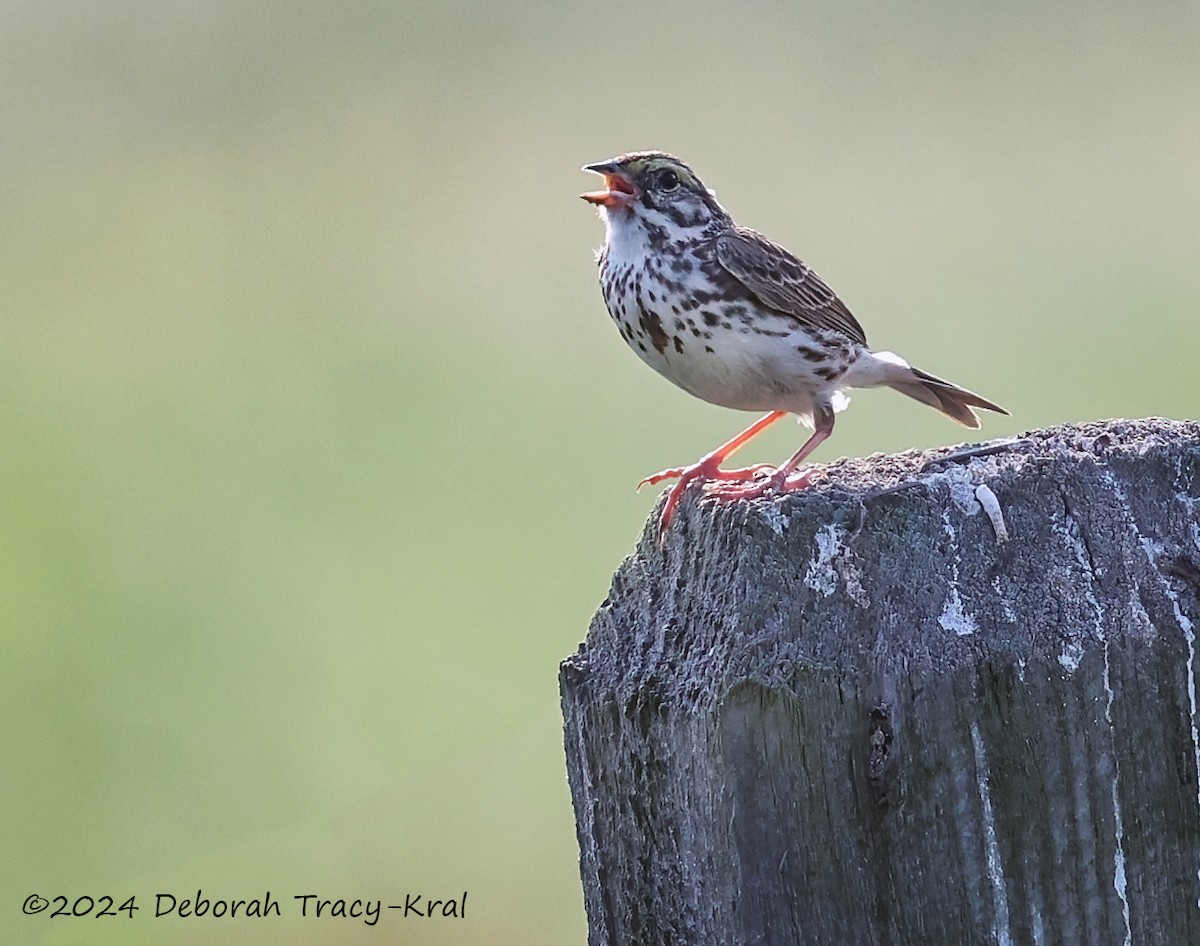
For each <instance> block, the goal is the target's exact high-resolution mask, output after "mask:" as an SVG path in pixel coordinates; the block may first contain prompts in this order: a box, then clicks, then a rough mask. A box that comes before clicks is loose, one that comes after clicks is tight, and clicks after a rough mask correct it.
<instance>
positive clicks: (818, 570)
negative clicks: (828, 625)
mask: <svg viewBox="0 0 1200 946" xmlns="http://www.w3.org/2000/svg"><path fill="white" fill-rule="evenodd" d="M840 531H841V530H839V529H838V527H837V526H836V525H833V524H832V523H831V524H830V525H827V526H822V527H821V528H820V529H819V530H818V531H817V534H816V536H815V537H814V541H815V542H816V544H817V556H816V558H814V559H813V560H812V562H811V563H810V564H809V566H808V571H807V572H805V574H804V584H806V585H808V587H809V588H811V589H812V590H813V591H815V592H817V593H818V594H822V595H824V596H825V597H827V598H828V597H829V596H830V595H831V594H833V593H834V591H836V590H837V580H838V573H837V569H836V568H834V567H833V560H834V558H835V557H836V556H837V554H838V552H840V551H841V550H842V538H841V535H840Z"/></svg>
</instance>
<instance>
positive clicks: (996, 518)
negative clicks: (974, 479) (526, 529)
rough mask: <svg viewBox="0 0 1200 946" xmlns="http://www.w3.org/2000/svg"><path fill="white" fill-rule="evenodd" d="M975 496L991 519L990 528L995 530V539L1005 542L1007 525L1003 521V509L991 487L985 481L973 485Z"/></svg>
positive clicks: (1006, 539)
mask: <svg viewBox="0 0 1200 946" xmlns="http://www.w3.org/2000/svg"><path fill="white" fill-rule="evenodd" d="M975 498H976V499H977V500H979V505H980V506H982V507H983V511H984V512H986V513H987V517H988V518H989V519H990V520H991V521H992V528H993V529H994V530H995V531H996V541H997V542H1007V541H1008V526H1007V525H1006V524H1005V522H1004V510H1002V509H1001V508H1000V500H998V499H997V498H996V494H995V493H993V492H992V488H991V487H990V486H988V485H987V484H986V483H980V484H979V485H978V486H976V487H975Z"/></svg>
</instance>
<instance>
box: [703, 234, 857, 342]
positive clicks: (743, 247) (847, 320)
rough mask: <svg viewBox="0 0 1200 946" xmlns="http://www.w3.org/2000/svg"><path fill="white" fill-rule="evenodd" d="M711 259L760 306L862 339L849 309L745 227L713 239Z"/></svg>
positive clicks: (805, 268) (789, 257)
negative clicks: (713, 258)
mask: <svg viewBox="0 0 1200 946" xmlns="http://www.w3.org/2000/svg"><path fill="white" fill-rule="evenodd" d="M717 259H718V260H719V261H720V263H721V265H722V266H724V267H725V269H726V270H728V272H729V273H730V274H731V275H732V276H734V277H735V278H736V279H738V280H739V281H740V282H741V283H742V285H744V286H745V287H746V288H747V289H749V290H750V291H751V292H752V293H754V295H755V296H756V297H757V298H758V300H759V301H760V302H762V304H763V305H765V306H769V307H770V308H772V309H775V310H777V311H779V312H783V313H785V314H787V315H791V316H794V317H795V318H797V319H798V320H799V321H801V322H802V323H804V324H805V325H806V326H811V327H813V328H821V329H831V330H833V331H835V332H841V333H842V334H843V335H847V336H849V337H850V338H852V339H853V340H854V341H856V342H858V343H859V344H861V345H865V344H866V343H867V336H866V334H865V333H864V332H863V330H862V326H861V325H859V324H858V322H857V320H856V319H855V318H854V316H853V315H851V314H850V310H849V309H847V308H846V305H845V303H843V302H842V300H841V299H839V298H838V297H837V296H836V295H834V292H833V290H832V289H830V288H829V287H828V286H827V285H825V282H824V281H823V280H822V279H821V277H820V276H818V275H817V274H816V273H814V272H813V271H812V270H811V269H810V268H809V267H808V265H807V264H806V263H803V262H801V261H800V260H798V259H796V257H794V256H793V255H792V254H791V253H789V252H788V251H787V250H785V249H784V248H783V247H782V246H780V245H779V244H778V243H772V242H771V241H770V240H768V239H767V238H766V237H765V236H763V235H762V234H761V233H759V232H757V231H755V230H750V229H747V228H746V227H734V228H733V229H732V230H729V231H727V232H725V233H722V234H721V235H720V236H719V237H717Z"/></svg>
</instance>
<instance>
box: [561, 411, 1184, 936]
mask: <svg viewBox="0 0 1200 946" xmlns="http://www.w3.org/2000/svg"><path fill="white" fill-rule="evenodd" d="M947 453H948V452H947V451H940V452H931V453H925V454H920V453H915V452H913V453H906V454H902V455H899V456H886V457H873V458H870V459H866V460H847V461H841V462H839V463H836V464H834V465H833V466H831V467H829V468H828V470H827V472H826V473H825V474H823V475H822V476H821V478H820V479H819V481H818V482H817V483H816V484H815V485H814V486H813V487H812V488H810V489H807V490H804V491H802V492H797V493H795V494H792V495H789V496H787V497H784V498H780V499H775V500H762V501H756V502H753V503H751V502H741V503H723V504H717V503H713V502H709V501H704V502H700V503H696V502H695V501H685V503H684V506H683V508H681V510H680V514H679V518H678V519H677V521H676V523H675V525H674V526H673V528H672V531H671V533H670V536H669V538H668V541H667V543H666V545H665V546H664V547H662V548H660V547H659V546H658V544H657V542H656V541H655V540H654V538H653V535H652V532H651V530H647V533H646V535H644V536H643V538H642V541H641V544H640V545H639V546H638V549H637V550H636V552H635V553H634V554H633V555H632V556H631V557H630V558H629V559H628V560H626V562H625V563H624V564H623V565H622V566H621V568H620V570H619V571H618V572H617V574H616V576H615V577H614V579H613V584H612V590H611V592H610V594H609V597H608V599H607V600H606V601H605V602H604V604H603V605H602V606H601V608H600V610H599V611H598V612H597V614H596V616H595V618H594V620H593V622H592V626H591V629H590V631H589V633H588V637H587V641H586V643H585V644H584V645H583V646H582V647H581V648H580V650H579V652H578V653H577V654H575V655H574V656H572V657H571V658H569V659H568V660H566V661H565V662H564V663H563V665H562V671H561V680H560V682H561V688H562V704H563V713H564V718H565V740H566V753H567V768H568V773H569V777H570V783H571V793H572V796H573V799H574V804H575V815H576V820H577V826H578V834H579V844H580V864H581V871H582V875H583V886H584V896H585V902H586V906H587V914H588V928H589V943H590V944H591V946H627V944H628V946H652V944H664V946H667V944H669V946H691V944H695V946H726V944H728V946H740V944H780V946H798V944H820V946H842V944H855V946H857V944H885V946H893V944H895V946H900V944H906V946H907V944H911V946H940V944H947V946H964V944H977V943H978V944H984V943H996V944H1010V943H1011V944H1026V943H1028V944H1040V943H1047V944H1051V943H1054V944H1057V943H1064V944H1087V946H1095V944H1106V943H1117V944H1121V943H1146V944H1180V946H1183V944H1195V943H1200V734H1198V730H1197V727H1198V724H1200V715H1198V712H1197V700H1198V694H1197V689H1198V685H1197V674H1198V672H1200V668H1198V666H1197V657H1196V649H1197V644H1196V623H1195V622H1200V424H1198V423H1190V422H1189V423H1182V422H1174V421H1164V420H1146V421H1136V422H1127V421H1118V422H1109V423H1104V424H1086V425H1081V426H1069V427H1061V428H1056V429H1053V430H1047V431H1039V432H1035V433H1031V434H1029V435H1027V436H1026V437H1024V438H1021V439H1020V440H1018V441H1016V442H1013V443H1011V444H1009V445H1008V446H1006V447H1003V448H1000V449H995V450H985V451H983V452H980V453H977V454H975V455H961V454H960V455H959V456H957V457H955V456H954V455H953V454H951V455H947Z"/></svg>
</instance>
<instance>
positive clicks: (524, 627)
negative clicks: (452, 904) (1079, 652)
mask: <svg viewBox="0 0 1200 946" xmlns="http://www.w3.org/2000/svg"><path fill="white" fill-rule="evenodd" d="M1198 39H1200V14H1197V11H1196V7H1195V5H1194V4H1185V3H1182V2H1178V3H1172V2H1162V3H1156V4H1152V5H1146V4H1135V3H1128V2H1127V3H1124V4H1109V5H1104V6H1096V5H1094V4H1085V3H1082V2H1067V3H1062V4H1056V5H1044V4H1033V3H1016V4H1014V3H1011V2H1006V3H1000V2H987V3H975V4H970V5H966V4H955V3H950V2H941V3H935V2H927V3H919V4H880V3H863V2H851V3H843V4H837V5H833V4H811V3H805V4H794V3H787V2H783V0H778V2H772V3H758V4H755V3H750V4H740V5H733V4H707V3H704V4H695V3H675V4H663V5H649V4H643V3H628V2H623V0H622V2H614V3H609V4H601V5H596V4H587V5H585V4H538V3H534V2H532V0H516V2H512V3H509V4H503V5H500V4H493V3H483V2H478V0H458V2H449V3H443V4H439V5H425V4H416V3H379V2H353V0H352V2H347V3H341V4H326V3H311V2H300V3H291V4H286V3H284V4H263V3H256V2H250V3H230V2H214V3H207V4H196V3H193V2H186V3H185V2H181V0H165V2H164V0H160V2H156V3H148V2H130V0H107V2H106V0H93V2H89V3H86V4H83V3H68V4H53V5H52V4H33V3H8V4H4V5H3V7H2V8H0V89H2V90H3V91H2V92H0V120H2V123H3V124H2V127H3V130H4V133H3V135H2V136H0V155H2V161H3V170H4V173H3V181H2V182H0V202H2V203H0V210H2V214H3V226H2V227H0V243H2V257H0V258H2V262H0V284H2V287H3V307H4V312H3V317H2V319H0V443H2V444H3V449H0V504H2V507H3V509H2V515H0V557H2V563H3V567H2V570H0V583H2V584H0V589H2V593H0V626H2V627H3V643H4V648H3V661H2V666H0V674H2V677H0V707H2V709H3V717H2V718H3V726H2V729H0V753H2V754H0V759H2V764H0V802H2V804H0V844H2V848H3V858H2V859H0V860H2V866H0V871H2V872H3V875H2V881H0V940H2V941H3V942H5V943H53V944H66V943H120V944H125V943H165V944H184V943H210V942H218V941H219V942H230V943H263V942H284V941H287V942H291V943H304V944H307V943H356V942H363V943H383V942H397V943H420V944H434V946H437V944H443V943H445V944H491V946H495V944H522V946H552V944H553V946H558V944H566V943H581V942H582V941H583V936H584V920H583V913H582V902H581V896H580V892H579V881H578V874H577V872H576V865H575V857H576V846H575V837H574V827H573V819H572V815H571V810H570V801H569V796H568V792H567V787H566V782H565V776H564V769H563V763H562V749H561V741H560V729H559V713H558V705H557V684H556V670H557V662H558V660H559V659H560V658H562V657H563V656H565V655H566V654H568V653H570V652H571V651H572V650H573V649H574V648H575V647H576V645H577V642H578V641H579V640H580V639H581V638H582V636H583V634H584V632H585V629H586V625H587V621H588V617H589V615H590V613H591V612H592V611H593V609H594V608H595V607H596V605H597V604H598V603H599V602H600V601H601V600H602V598H603V596H604V594H605V591H606V589H607V584H608V580H609V577H610V575H611V572H612V570H613V569H614V568H615V567H616V565H617V564H618V563H619V562H620V560H621V557H622V556H623V555H624V554H626V553H627V552H628V551H629V550H630V548H631V547H632V544H633V542H634V541H635V539H636V537H637V535H638V532H639V529H640V527H641V524H642V522H643V519H644V517H645V516H646V515H647V513H648V512H649V510H650V508H651V505H652V503H653V501H654V490H649V491H643V493H642V494H641V495H638V494H635V493H634V491H633V485H634V484H635V483H636V482H637V480H638V479H639V477H641V476H642V475H643V474H645V473H648V472H651V471H653V470H656V469H659V468H661V467H663V466H668V465H674V464H678V463H680V462H683V461H688V460H692V459H695V458H696V457H698V456H699V455H700V454H701V453H703V452H704V451H706V450H707V449H709V448H711V447H713V446H715V445H716V444H717V443H718V442H719V441H721V440H723V439H725V438H726V437H727V436H729V435H730V434H732V433H733V432H734V431H736V430H737V429H739V428H740V427H741V426H743V425H744V424H745V423H746V422H747V421H748V419H749V418H748V417H747V416H744V415H738V414H735V413H733V412H730V411H725V410H721V409H718V408H715V407H711V406H708V405H705V404H702V403H700V402H698V401H694V400H692V399H690V398H689V397H688V396H687V395H685V394H683V393H682V392H680V391H677V390H675V389H674V388H672V387H671V386H670V385H669V384H668V383H667V382H665V381H663V380H662V379H660V378H658V377H657V376H655V375H654V374H653V373H652V372H650V371H649V370H647V369H646V368H645V367H643V366H642V365H641V364H640V362H638V360H637V359H636V358H635V357H634V356H633V355H632V354H631V353H630V352H629V351H627V350H626V349H625V347H624V345H623V343H622V342H621V340H620V338H619V337H618V335H617V332H616V331H615V329H614V328H613V326H612V325H611V323H610V322H609V320H608V317H607V315H606V313H605V311H604V308H603V304H602V302H601V299H600V294H599V291H598V289H597V287H596V282H595V273H594V266H593V261H592V250H593V248H594V247H595V246H597V245H598V243H599V241H600V240H601V238H602V227H601V224H600V223H599V221H597V220H596V219H595V216H594V214H593V212H592V211H591V209H590V208H589V207H587V206H586V205H585V204H584V203H582V202H581V201H579V200H578V199H577V198H576V196H575V195H576V194H577V193H579V192H580V191H581V190H584V189H586V188H588V187H590V186H592V184H593V183H594V179H591V178H589V177H588V176H587V175H583V174H581V173H580V172H579V170H578V168H579V166H580V165H581V164H583V163H585V162H588V161H594V160H598V159H601V158H605V157H609V156H611V155H612V154H614V153H617V152H620V151H624V150H631V149H636V148H664V149H669V150H672V151H675V152H677V153H679V154H680V155H682V156H683V157H684V158H685V159H687V160H688V161H689V162H690V163H692V165H693V166H694V167H695V168H696V169H697V171H698V172H699V173H700V174H701V176H702V177H704V179H705V180H706V182H707V183H708V184H709V185H710V186H711V187H713V188H714V189H716V190H717V192H718V193H719V195H720V197H721V199H722V201H723V202H724V203H725V205H726V206H727V207H728V208H729V209H730V210H731V211H732V212H733V213H734V215H735V216H736V217H737V219H738V220H739V221H740V222H742V223H745V224H748V225H751V226H754V227H757V228H758V229H761V230H764V231H765V232H767V233H768V234H769V235H771V236H772V237H774V238H775V239H777V240H779V241H781V242H783V243H785V244H787V245H788V246H790V247H792V248H793V249H794V250H795V251H797V252H798V253H800V255H802V256H803V257H805V258H806V259H807V260H808V261H809V262H811V263H812V264H814V266H815V267H816V268H817V269H818V271H820V272H821V273H822V275H823V276H825V277H826V279H827V280H828V281H829V282H830V283H831V284H832V285H833V286H834V287H835V288H836V289H837V290H838V291H839V292H840V293H841V294H842V295H843V297H844V298H845V299H846V300H847V302H848V303H849V304H850V305H851V307H852V308H853V309H854V311H855V312H856V313H857V315H858V316H859V318H860V320H861V321H862V322H863V323H864V325H865V326H866V328H867V332H868V334H869V336H870V337H871V340H872V343H873V344H874V345H875V347H877V348H891V349H894V350H896V351H899V352H901V353H902V354H903V355H905V356H906V357H907V358H909V359H910V360H911V361H912V362H913V363H914V364H917V365H919V366H921V367H923V368H925V369H927V370H929V371H933V372H936V373H938V374H943V375H946V376H948V377H949V378H951V379H952V380H954V381H957V382H959V383H962V384H964V385H967V386H969V387H971V388H974V389H976V390H978V391H980V392H981V393H984V394H985V395H987V396H988V397H992V398H994V399H996V400H998V401H999V402H1000V403H1002V404H1004V405H1005V406H1007V407H1008V408H1009V409H1010V410H1011V411H1012V412H1013V416H1012V417H1011V418H996V417H992V416H989V417H987V418H986V419H985V429H984V431H983V434H984V436H988V437H994V436H1001V435H1005V434H1010V433H1014V432H1017V431H1020V430H1023V429H1027V428H1030V427H1035V426H1040V425H1045V424H1052V423H1056V422H1060V421H1066V420H1082V419H1091V418H1101V417H1109V416H1143V415H1148V414H1162V415H1167V416H1174V417H1185V416H1193V417H1194V416H1196V414H1197V403H1198V397H1197V395H1198V394H1200V383H1198V382H1197V380H1196V364H1197V356H1198V355H1200V320H1198V319H1197V314H1198V312H1200V267H1198V266H1197V248H1198V247H1200V109H1198V108H1197V101H1198V100H1197V91H1198V90H1200V57H1197V55H1196V49H1197V48H1198V42H1197V41H1198ZM802 435H803V433H802V432H801V431H799V430H797V429H796V428H795V426H794V425H780V427H779V428H778V429H774V430H772V431H771V432H770V433H769V434H768V435H765V436H763V437H762V438H761V443H759V444H758V445H757V446H756V447H754V448H752V449H750V450H747V451H746V453H747V459H754V460H772V459H774V460H779V459H781V458H782V457H784V456H786V455H787V454H789V453H791V451H792V450H793V449H795V447H796V446H798V444H799V442H800V438H801V436H802ZM963 438H964V432H963V431H961V430H960V429H958V428H956V427H954V426H953V425H951V424H949V423H948V422H946V421H945V420H944V419H943V418H940V417H939V416H937V415H936V414H935V413H934V412H932V411H928V410H926V409H924V408H922V407H920V406H919V405H916V404H914V403H912V402H909V401H906V400H904V399H903V398H899V397H897V396H895V395H894V394H892V393H890V392H882V393H881V392H864V393H860V394H858V395H857V396H856V397H855V403H854V405H853V406H852V408H851V410H850V411H849V412H848V413H847V414H845V415H843V416H842V418H841V421H840V422H839V425H838V431H837V433H836V434H835V436H834V437H833V439H832V441H831V442H830V443H829V444H826V445H825V447H824V448H823V449H822V451H821V452H820V453H819V454H818V457H817V459H818V460H829V459H832V458H834V457H836V456H839V455H841V454H843V453H848V454H865V453H871V452H874V451H890V450H898V449H903V448H907V447H911V446H930V445H935V444H948V443H957V442H959V441H961V440H962V439H963ZM197 887H199V888H203V891H204V895H205V896H208V897H212V898H220V897H226V898H232V897H241V898H246V897H254V896H261V895H262V893H263V892H264V891H265V890H267V889H269V890H270V891H272V893H273V894H274V895H275V896H276V897H277V898H279V899H281V900H282V901H283V903H284V906H285V908H287V909H288V911H289V912H292V911H291V907H292V901H291V899H290V898H291V896H293V895H294V894H302V893H320V894H321V895H322V896H325V897H332V898H337V897H350V898H354V897H371V898H377V897H378V898H383V899H384V900H385V901H389V899H390V901H391V902H395V900H396V899H397V898H399V899H400V901H401V902H403V895H404V893H406V892H409V893H421V894H423V895H425V896H435V897H439V898H442V897H449V896H458V895H460V893H461V891H463V890H468V891H469V901H468V903H469V907H468V915H467V918H466V919H464V920H459V921H455V920H441V919H430V920H422V921H417V920H414V919H412V918H410V919H409V920H407V921H401V920H400V919H399V918H397V917H395V916H384V917H383V919H382V921H381V923H380V925H379V926H378V927H376V928H374V929H369V928H366V927H363V926H361V925H360V924H358V923H355V922H353V921H344V922H338V921H332V920H322V921H313V920H309V921H307V922H298V921H296V920H294V919H292V920H282V921H278V920H277V921H267V922H265V923H262V924H258V923H255V922H253V921H249V920H237V921H224V922H222V921H217V920H191V921H182V920H154V919H153V918H152V917H151V916H150V914H151V913H152V912H153V894H154V893H156V892H159V891H169V892H174V893H176V894H177V895H179V896H181V897H186V896H193V895H194V891H195V890H196V888H197ZM34 892H37V893H40V894H42V895H43V896H46V897H53V896H55V895H57V894H60V893H61V894H65V895H70V896H72V897H73V896H75V895H79V894H90V895H93V896H98V895H100V894H104V893H109V894H113V895H118V896H120V897H122V898H123V897H124V896H128V895H129V894H138V895H139V904H140V905H141V906H142V910H141V912H140V914H139V915H138V916H137V918H136V919H135V920H133V921H127V920H125V919H124V918H120V919H107V920H95V919H88V920H69V919H54V920H51V919H50V918H48V917H47V916H46V915H41V916H37V917H25V916H22V915H21V912H20V904H21V901H22V900H23V899H24V898H25V896H26V895H28V894H30V893H34Z"/></svg>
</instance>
